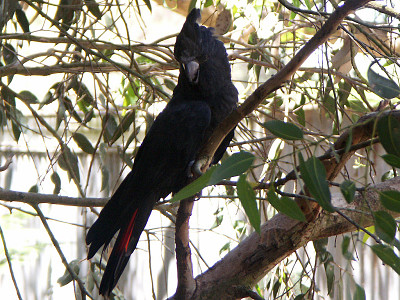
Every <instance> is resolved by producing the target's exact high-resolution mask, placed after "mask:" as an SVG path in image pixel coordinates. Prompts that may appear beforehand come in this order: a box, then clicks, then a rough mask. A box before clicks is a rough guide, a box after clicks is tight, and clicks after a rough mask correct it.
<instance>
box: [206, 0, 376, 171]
mask: <svg viewBox="0 0 400 300" xmlns="http://www.w3.org/2000/svg"><path fill="white" fill-rule="evenodd" d="M369 1H370V0H347V1H346V2H345V3H344V4H343V6H341V7H339V8H338V9H337V10H335V12H334V13H332V15H331V16H330V17H329V19H328V20H327V21H326V23H325V24H324V25H323V26H322V27H321V29H320V30H318V31H317V33H316V34H315V35H314V36H313V37H312V38H311V39H310V40H309V41H308V42H307V44H305V45H304V47H303V48H301V49H300V51H299V52H298V53H297V54H296V55H295V56H294V58H293V59H292V60H291V61H290V62H289V63H288V64H287V65H286V66H284V67H283V68H282V69H281V70H280V71H279V72H278V73H276V74H275V75H274V76H272V77H271V78H270V79H268V80H267V81H266V82H265V83H263V84H262V85H260V86H259V87H258V88H257V89H256V90H255V91H254V92H253V93H252V94H251V95H250V96H249V97H248V98H247V99H246V101H245V102H244V103H243V104H242V105H241V106H240V107H239V108H238V109H237V110H235V111H234V112H232V114H230V115H229V116H228V117H227V118H226V119H225V120H224V121H223V122H222V123H221V124H220V125H219V126H218V128H217V129H216V130H215V131H214V133H213V135H212V136H211V137H210V139H209V140H208V142H207V143H206V144H205V146H204V148H203V149H202V151H201V154H200V155H199V160H200V161H201V162H205V163H203V164H204V165H208V164H209V163H210V161H211V159H212V157H213V155H214V153H215V151H216V149H217V148H218V146H219V144H220V143H221V141H222V140H223V139H224V137H225V136H226V135H227V134H228V133H229V132H230V131H231V130H232V129H233V128H234V127H235V126H236V125H237V124H238V123H239V122H240V121H241V120H242V119H243V118H244V117H246V116H247V115H248V114H250V113H251V112H252V111H253V110H254V109H256V108H257V106H258V105H260V104H261V102H262V101H263V100H264V99H265V98H266V97H267V96H268V95H269V94H270V93H272V92H273V91H275V90H277V89H279V88H280V87H281V86H282V85H283V84H284V83H285V82H286V81H288V80H290V79H291V77H292V76H293V74H294V73H295V72H296V71H297V70H298V68H299V67H300V66H301V65H302V64H303V62H304V61H305V60H306V59H307V58H308V57H309V56H310V55H311V53H313V52H314V51H315V50H316V49H317V48H318V47H319V46H321V45H322V44H324V43H325V42H326V41H327V40H328V38H329V36H330V35H332V34H333V33H334V32H335V31H336V30H337V28H338V27H339V25H340V23H341V22H342V21H343V19H344V18H345V17H346V16H347V15H348V14H350V13H352V12H353V11H354V10H356V9H358V8H360V7H362V6H363V5H365V4H366V3H368V2H369Z"/></svg>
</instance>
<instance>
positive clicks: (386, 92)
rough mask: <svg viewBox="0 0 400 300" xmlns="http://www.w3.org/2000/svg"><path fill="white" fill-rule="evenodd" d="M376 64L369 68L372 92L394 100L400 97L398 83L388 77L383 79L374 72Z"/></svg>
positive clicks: (368, 74) (369, 81)
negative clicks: (373, 67)
mask: <svg viewBox="0 0 400 300" xmlns="http://www.w3.org/2000/svg"><path fill="white" fill-rule="evenodd" d="M374 64H375V62H373V63H371V64H370V66H369V68H368V73H367V76H368V83H369V85H370V87H371V89H372V91H373V92H374V93H375V94H377V95H379V96H381V97H382V98H386V99H392V98H394V97H397V96H398V95H400V87H399V86H398V84H397V83H396V82H394V81H393V80H391V79H388V78H386V77H383V76H381V75H379V74H378V73H376V72H375V71H374V70H372V66H373V65H374Z"/></svg>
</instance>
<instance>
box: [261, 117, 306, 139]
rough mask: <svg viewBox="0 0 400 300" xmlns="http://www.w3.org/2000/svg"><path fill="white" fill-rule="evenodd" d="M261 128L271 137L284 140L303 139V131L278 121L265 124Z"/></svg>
mask: <svg viewBox="0 0 400 300" xmlns="http://www.w3.org/2000/svg"><path fill="white" fill-rule="evenodd" d="M263 126H264V127H265V128H266V129H268V130H269V131H270V132H271V133H272V134H273V135H275V136H276V137H279V138H281V139H284V140H301V139H303V131H302V130H301V129H300V128H299V127H297V126H296V125H294V124H292V123H285V122H283V121H280V120H272V121H268V122H265V123H264V124H263Z"/></svg>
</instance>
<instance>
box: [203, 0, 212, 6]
mask: <svg viewBox="0 0 400 300" xmlns="http://www.w3.org/2000/svg"><path fill="white" fill-rule="evenodd" d="M213 2H214V1H213V0H206V2H205V3H204V7H209V6H211V5H213V4H214V3H213Z"/></svg>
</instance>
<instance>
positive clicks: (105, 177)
mask: <svg viewBox="0 0 400 300" xmlns="http://www.w3.org/2000/svg"><path fill="white" fill-rule="evenodd" d="M109 181H110V172H109V171H108V169H107V167H106V166H102V167H101V188H100V192H102V191H104V190H107V191H108V188H109Z"/></svg>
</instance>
